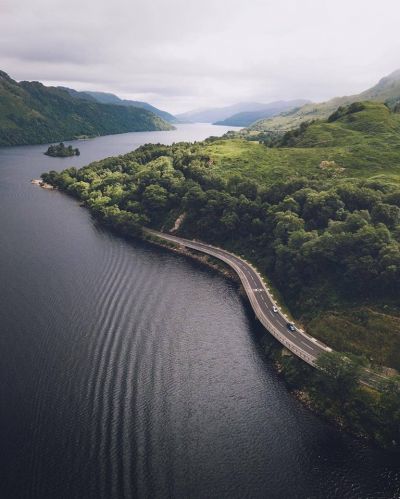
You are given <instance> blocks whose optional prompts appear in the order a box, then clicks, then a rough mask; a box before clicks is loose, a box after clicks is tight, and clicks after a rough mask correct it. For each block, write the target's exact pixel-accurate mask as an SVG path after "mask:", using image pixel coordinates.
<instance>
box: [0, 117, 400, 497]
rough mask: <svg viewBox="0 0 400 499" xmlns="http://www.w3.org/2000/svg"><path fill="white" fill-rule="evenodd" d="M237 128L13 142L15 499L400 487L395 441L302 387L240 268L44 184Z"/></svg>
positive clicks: (7, 262) (3, 448) (2, 395)
mask: <svg viewBox="0 0 400 499" xmlns="http://www.w3.org/2000/svg"><path fill="white" fill-rule="evenodd" d="M226 130H227V128H224V127H216V126H212V125H206V124H197V125H179V126H178V127H177V130H175V131H173V132H143V133H130V134H121V135H114V136H107V137H100V138H96V139H93V140H88V141H79V142H72V144H73V145H75V146H78V147H79V148H80V150H81V156H79V157H75V158H63V159H61V158H49V157H47V156H44V155H43V151H44V150H46V148H47V146H43V145H38V146H22V147H9V148H1V149H0V283H1V300H0V498H1V499H4V498H5V499H20V498H29V499H30V498H34V499H47V498H51V499H53V498H54V499H64V498H65V499H74V498H76V499H84V498H88V499H92V498H93V499H114V498H134V497H139V498H146V499H147V498H151V499H153V498H178V499H180V498H182V499H189V498H195V499H197V498H199V499H200V498H201V499H211V498H216V499H217V498H218V499H220V498H230V499H235V498H255V499H256V498H282V499H288V498H324V499H328V498H340V499H345V498H363V499H364V498H371V499H372V498H373V499H379V498H382V499H383V498H385V499H389V498H398V497H400V464H399V463H398V461H397V460H396V458H395V456H393V455H390V454H387V453H385V452H382V451H380V450H377V449H375V448H373V447H371V446H370V445H368V444H367V443H365V442H362V441H359V440H357V439H355V438H352V437H350V436H348V435H346V434H344V433H340V432H338V431H337V430H336V429H335V428H333V427H332V426H330V425H328V424H327V423H325V422H323V421H321V420H320V419H319V418H318V417H316V416H315V415H314V414H312V413H311V412H310V411H309V410H307V409H306V408H304V407H303V406H302V405H301V404H300V403H299V402H298V401H297V400H295V399H294V398H293V396H292V395H291V394H289V393H288V391H287V389H286V387H285V385H284V383H283V382H282V380H281V379H280V378H279V376H278V375H277V373H276V372H275V370H274V368H273V366H272V365H271V363H270V362H269V361H268V360H267V359H266V358H265V356H264V354H263V351H262V347H261V336H262V334H267V333H263V332H260V328H259V327H258V326H257V324H256V322H255V320H254V318H253V316H252V314H251V313H250V311H249V309H248V307H246V304H245V303H244V302H243V300H242V298H241V297H240V295H239V293H238V289H237V287H236V286H235V285H234V284H233V283H231V282H229V281H227V280H226V279H224V278H223V277H222V276H220V275H218V274H216V273H214V272H213V271H210V270H209V269H207V268H204V267H201V266H200V265H199V264H197V263H195V262H191V261H188V260H187V259H185V258H184V257H181V256H178V255H175V254H171V253H169V252H167V251H165V250H162V249H158V248H155V247H151V246H148V245H146V244H144V243H140V242H127V241H125V240H123V239H121V238H118V237H116V236H114V235H113V234H111V233H110V232H108V231H107V230H105V229H103V228H102V227H100V226H99V225H98V224H97V223H96V222H95V221H94V220H93V219H92V218H91V216H90V214H89V213H88V211H87V210H85V209H84V208H82V207H80V206H79V203H78V202H77V201H76V200H74V199H71V198H69V197H68V196H66V195H64V194H62V193H60V192H57V191H46V190H44V189H40V188H39V187H37V186H34V185H31V184H30V180H31V179H32V178H38V177H39V175H40V173H42V172H44V171H48V170H51V169H55V170H59V169H62V168H65V167H68V166H82V165H84V164H87V163H89V162H90V161H93V160H96V159H101V158H104V157H106V156H111V155H116V154H122V153H125V152H128V151H130V150H132V149H134V148H136V147H138V146H139V145H141V144H144V143H148V142H154V143H158V142H161V143H166V144H170V143H172V142H174V141H180V140H191V141H193V140H202V139H204V138H205V137H207V136H209V135H222V134H223V133H224V132H225V131H226ZM68 143H69V142H68Z"/></svg>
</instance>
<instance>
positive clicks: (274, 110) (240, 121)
mask: <svg viewBox="0 0 400 499" xmlns="http://www.w3.org/2000/svg"><path fill="white" fill-rule="evenodd" d="M309 102H310V101H309V100H305V99H297V100H291V101H277V102H271V103H270V104H264V106H263V107H261V108H260V109H257V110H256V111H243V112H240V113H236V114H234V115H233V116H230V117H229V118H226V119H225V120H222V121H217V122H216V123H214V124H215V125H225V126H242V127H246V126H249V125H251V124H252V123H254V122H255V121H258V120H261V119H263V118H271V117H272V116H277V115H278V114H281V113H283V112H284V111H288V110H293V109H298V108H299V107H302V106H304V105H305V104H308V103H309Z"/></svg>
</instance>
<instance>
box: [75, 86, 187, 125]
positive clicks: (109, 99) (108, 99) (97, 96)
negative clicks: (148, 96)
mask: <svg viewBox="0 0 400 499" xmlns="http://www.w3.org/2000/svg"><path fill="white" fill-rule="evenodd" d="M75 92H76V91H75ZM79 93H81V94H85V95H86V96H88V97H89V98H92V99H93V100H94V101H96V102H100V103H102V104H116V105H118V106H133V107H139V108H141V109H146V110H147V111H150V112H152V113H154V114H155V115H157V116H159V117H160V118H162V119H163V120H165V121H168V123H178V122H179V120H178V119H177V118H176V117H175V116H173V115H172V114H170V113H167V111H162V110H161V109H158V108H156V107H154V106H152V105H151V104H148V103H147V102H142V101H136V100H126V99H120V98H119V97H118V96H117V95H114V94H110V93H107V92H91V91H86V90H85V91H84V92H79Z"/></svg>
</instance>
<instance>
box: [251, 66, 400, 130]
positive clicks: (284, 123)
mask: <svg viewBox="0 0 400 499" xmlns="http://www.w3.org/2000/svg"><path fill="white" fill-rule="evenodd" d="M360 101H375V102H384V103H386V104H387V105H388V106H389V107H392V108H394V107H395V105H396V104H397V103H398V102H399V101H400V70H397V71H394V72H393V73H391V74H390V75H389V76H386V77H385V78H382V79H381V80H380V81H379V82H378V83H377V84H376V85H374V86H373V87H372V88H369V89H368V90H365V91H364V92H362V93H360V94H357V95H351V96H345V97H335V98H334V99H331V100H329V101H327V102H322V103H320V104H306V105H304V106H302V107H301V108H300V109H295V110H292V111H289V112H286V113H283V114H282V115H280V116H275V117H272V118H269V119H261V120H260V121H257V122H256V123H254V124H253V125H251V126H250V128H249V130H250V131H264V132H265V131H283V130H291V129H293V128H297V127H298V126H299V125H300V124H301V123H302V122H305V121H312V120H316V119H326V118H327V117H328V116H329V115H330V114H332V113H333V112H334V111H335V110H336V109H337V108H338V107H339V106H346V105H349V104H352V103H353V102H360Z"/></svg>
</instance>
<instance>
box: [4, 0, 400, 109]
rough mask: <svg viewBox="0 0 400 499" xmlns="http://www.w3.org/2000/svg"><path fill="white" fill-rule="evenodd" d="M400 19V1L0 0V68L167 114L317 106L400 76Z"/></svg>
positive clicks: (16, 76) (16, 74)
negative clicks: (232, 106) (309, 102)
mask: <svg viewBox="0 0 400 499" xmlns="http://www.w3.org/2000/svg"><path fill="white" fill-rule="evenodd" d="M377 9H379V12H385V11H386V12H390V16H383V15H381V16H377V15H376V12H377ZM399 14H400V5H399V3H398V1H397V0H381V1H380V2H379V4H378V2H376V1H375V0H374V1H373V0H352V1H351V2H348V1H347V0H336V1H335V2H332V1H328V0H318V2H317V1H314V0H281V1H280V2H279V3H278V2H276V1H275V0H274V1H272V0H248V1H247V2H243V1H242V0H240V1H239V0H219V1H217V0H202V1H198V0H196V1H194V0H169V1H165V0H152V1H149V0H147V1H146V2H144V1H137V0H134V1H132V0H114V1H113V2H110V1H109V0H86V1H82V0H70V1H69V2H68V4H65V3H63V2H61V1H60V0H35V1H34V2H32V0H2V2H1V5H0V45H1V47H2V50H1V53H0V68H1V69H3V70H5V71H7V72H9V73H10V75H11V76H13V77H15V78H17V79H38V80H41V81H45V82H51V83H53V84H60V85H63V84H67V85H69V86H74V87H75V88H78V89H96V90H105V91H111V92H115V93H118V94H119V95H121V96H123V97H127V98H143V99H148V100H150V102H152V103H153V104H155V105H159V106H162V107H164V108H165V109H167V110H170V111H172V112H178V111H183V110H185V109H187V108H190V107H201V106H208V105H224V104H229V103H232V102H235V101H243V100H262V101H269V100H275V99H280V98H300V97H302V98H310V99H313V100H322V99H326V98H329V97H332V96H335V95H340V94H346V93H347V94H350V93H355V92H358V91H360V90H363V89H364V88H366V87H368V86H369V85H372V84H373V83H375V81H376V80H377V79H379V78H380V77H381V76H382V75H384V74H386V73H389V72H391V71H392V70H394V69H396V68H397V67H400V56H399V55H398V54H399V53H400V50H399V49H400V40H399V39H398V35H397V19H398V18H399Z"/></svg>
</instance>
